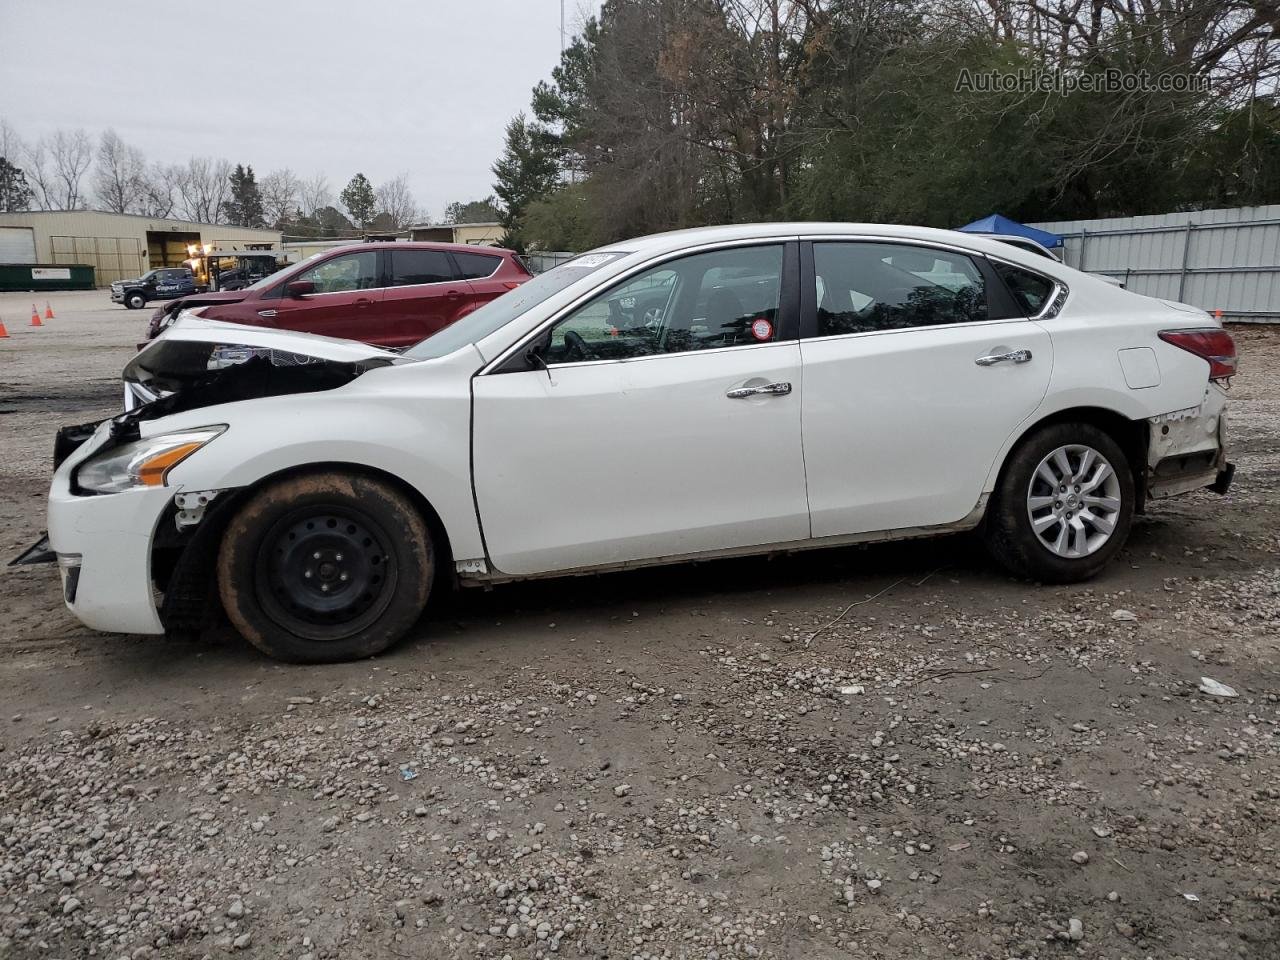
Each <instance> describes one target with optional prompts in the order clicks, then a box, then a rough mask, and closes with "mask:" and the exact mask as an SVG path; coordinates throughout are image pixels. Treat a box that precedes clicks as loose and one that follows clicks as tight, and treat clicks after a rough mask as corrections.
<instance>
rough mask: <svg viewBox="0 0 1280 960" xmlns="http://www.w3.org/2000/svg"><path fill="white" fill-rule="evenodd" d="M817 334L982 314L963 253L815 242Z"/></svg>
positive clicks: (976, 279) (981, 286) (982, 291)
mask: <svg viewBox="0 0 1280 960" xmlns="http://www.w3.org/2000/svg"><path fill="white" fill-rule="evenodd" d="M813 265H814V273H815V274H816V276H815V282H816V285H817V291H816V293H817V303H818V333H817V335H818V336H820V337H829V336H836V335H839V334H846V333H871V332H875V331H879V330H900V329H904V328H909V327H933V326H939V325H943V324H953V323H973V322H975V321H979V320H986V319H988V316H989V314H988V310H987V290H986V284H985V282H984V281H983V278H982V273H981V271H979V270H978V267H977V265H976V264H975V263H974V262H973V260H971V259H970V258H969V257H967V256H965V255H964V254H962V253H952V252H951V251H948V250H939V249H934V248H932V247H916V246H911V245H909V244H900V243H863V242H853V243H815V244H814V245H813Z"/></svg>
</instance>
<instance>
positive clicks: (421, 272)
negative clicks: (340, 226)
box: [147, 243, 532, 347]
mask: <svg viewBox="0 0 1280 960" xmlns="http://www.w3.org/2000/svg"><path fill="white" fill-rule="evenodd" d="M531 276H532V275H531V274H530V273H529V271H528V270H527V269H526V268H525V266H524V264H523V263H521V262H520V259H519V258H518V257H517V256H516V255H515V254H514V253H513V252H512V251H510V250H504V249H502V248H500V247H479V246H467V245H463V244H456V243H359V244H352V245H350V246H343V247H335V248H334V249H332V250H326V251H324V252H323V253H318V254H316V255H315V256H312V257H309V258H308V259H306V260H304V261H302V262H301V263H299V264H296V265H294V266H291V267H286V268H285V269H283V270H280V271H277V272H276V273H273V274H272V275H271V276H269V277H264V278H263V279H262V280H259V281H258V282H257V283H255V284H253V285H252V286H250V287H246V288H245V289H243V290H227V291H221V292H218V293H200V294H194V295H192V296H189V297H182V298H181V299H178V300H173V301H171V302H169V303H166V304H164V305H163V306H162V307H160V309H159V310H157V311H156V312H155V314H154V315H153V316H152V317H151V326H150V329H149V330H148V331H147V338H148V339H151V338H153V337H155V336H157V335H158V334H159V333H160V332H161V331H162V330H163V329H164V328H165V327H166V326H168V324H169V322H170V321H171V320H172V319H173V318H174V317H176V316H177V315H178V313H179V312H180V311H182V310H196V311H198V313H199V315H200V316H202V317H206V318H208V319H210V320H227V321H231V322H233V323H247V324H252V325H254V326H258V327H278V328H280V329H282V330H299V331H302V332H305V333H318V334H322V335H324V336H327V337H342V338H345V339H348V340H363V341H365V342H366V343H373V344H377V345H378V346H383V347H407V346H410V345H411V344H415V343H417V342H418V341H419V340H423V339H425V338H426V337H429V336H430V335H431V334H433V333H435V332H436V331H437V330H440V329H441V328H443V327H447V326H448V325H449V324H451V323H453V322H454V321H455V320H457V319H459V318H460V317H463V316H466V315H467V314H468V313H470V312H471V311H472V310H475V309H476V308H477V307H479V306H480V305H481V304H484V303H488V302H489V301H490V300H492V299H494V298H495V297H500V296H502V294H504V293H506V292H507V291H508V290H513V289H515V288H516V287H518V286H520V284H522V283H524V282H525V281H526V280H528V279H530V278H531Z"/></svg>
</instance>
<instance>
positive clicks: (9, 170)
mask: <svg viewBox="0 0 1280 960" xmlns="http://www.w3.org/2000/svg"><path fill="white" fill-rule="evenodd" d="M30 206H31V187H29V186H28V185H27V175H26V174H25V173H23V172H22V170H21V169H19V168H18V167H15V166H14V165H13V164H12V163H10V162H9V160H8V159H7V158H6V157H0V213H12V212H13V211H15V210H27V209H29V208H30Z"/></svg>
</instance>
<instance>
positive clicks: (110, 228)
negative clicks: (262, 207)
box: [0, 210, 281, 286]
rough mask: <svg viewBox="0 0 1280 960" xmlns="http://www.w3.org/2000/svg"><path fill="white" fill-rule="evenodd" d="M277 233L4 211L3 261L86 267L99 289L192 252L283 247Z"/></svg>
mask: <svg viewBox="0 0 1280 960" xmlns="http://www.w3.org/2000/svg"><path fill="white" fill-rule="evenodd" d="M280 240H281V237H280V231H279V230H257V229H254V228H253V227H233V226H228V225H227V224H214V223H191V222H189V221H187V220H164V219H157V218H153V217H142V216H136V215H134V214H131V213H105V212H103V211H100V210H50V211H42V210H33V211H29V212H25V213H0V263H32V264H42V265H62V266H69V265H73V264H88V265H90V266H92V267H94V268H95V271H96V276H95V280H96V282H97V284H98V286H107V285H108V284H110V283H111V281H113V280H124V279H127V278H129V277H136V276H138V275H139V274H143V273H146V272H147V271H148V270H152V269H154V268H156V267H178V266H181V265H182V261H184V260H186V259H187V258H188V257H189V256H191V250H190V248H192V247H194V246H195V245H197V244H198V245H201V246H203V247H207V248H209V249H218V250H226V251H232V250H244V249H246V248H247V247H248V246H249V245H254V246H255V247H258V246H261V245H266V244H269V245H270V249H273V250H279V249H280Z"/></svg>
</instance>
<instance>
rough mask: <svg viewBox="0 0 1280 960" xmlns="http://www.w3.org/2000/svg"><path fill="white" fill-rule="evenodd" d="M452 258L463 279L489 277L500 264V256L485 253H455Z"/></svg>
mask: <svg viewBox="0 0 1280 960" xmlns="http://www.w3.org/2000/svg"><path fill="white" fill-rule="evenodd" d="M453 259H454V260H456V261H457V263H458V269H459V270H461V271H462V279H464V280H483V279H484V278H485V277H491V276H493V274H494V273H495V272H496V271H497V269H498V267H499V266H501V265H502V258H501V257H491V256H489V255H488V254H486V253H455V254H454V255H453Z"/></svg>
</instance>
